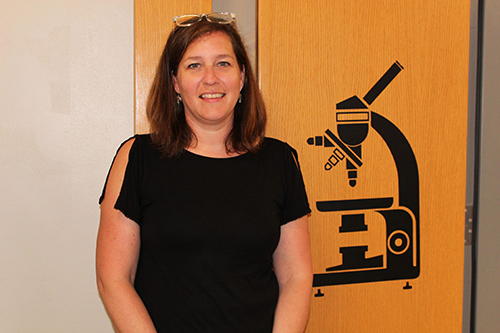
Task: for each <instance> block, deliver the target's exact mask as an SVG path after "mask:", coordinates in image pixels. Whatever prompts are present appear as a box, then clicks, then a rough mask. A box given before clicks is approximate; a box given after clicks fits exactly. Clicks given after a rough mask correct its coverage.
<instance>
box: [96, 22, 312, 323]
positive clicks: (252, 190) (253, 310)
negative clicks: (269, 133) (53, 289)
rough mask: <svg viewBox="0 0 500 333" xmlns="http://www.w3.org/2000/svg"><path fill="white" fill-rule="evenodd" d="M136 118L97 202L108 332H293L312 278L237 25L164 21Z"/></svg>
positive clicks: (287, 177) (290, 160)
mask: <svg viewBox="0 0 500 333" xmlns="http://www.w3.org/2000/svg"><path fill="white" fill-rule="evenodd" d="M174 21H175V22H176V24H177V26H176V27H175V28H174V29H173V31H172V32H171V34H170V36H169V38H168V41H167V44H166V46H165V49H164V51H163V54H162V56H161V59H160V62H159V65H158V69H157V73H156V77H155V79H154V82H153V85H152V88H151V92H150V96H149V100H148V105H147V112H148V118H149V121H150V124H151V131H152V133H151V134H150V135H136V136H134V137H133V138H131V139H129V140H127V141H126V142H124V143H123V144H122V146H121V147H120V149H119V150H118V152H117V155H116V156H115V159H114V161H113V164H112V167H111V169H110V172H109V175H108V179H107V182H106V185H105V188H104V190H103V195H102V196H101V200H100V202H101V222H100V226H99V234H98V240H97V258H96V263H97V282H98V288H99V293H100V295H101V298H102V300H103V303H104V305H105V308H106V310H107V312H108V314H109V316H110V318H111V321H112V324H113V327H114V329H115V330H116V331H117V332H155V331H158V332H218V333H220V332H253V333H255V332H275V333H278V332H287V333H290V332H303V331H304V329H305V326H306V323H307V318H308V314H309V303H310V292H311V287H312V268H311V260H310V247H309V234H308V226H307V215H308V214H309V213H310V209H309V204H308V202H307V196H306V193H305V189H304V184H303V181H302V176H301V174H300V171H299V169H298V162H297V159H296V153H295V151H294V150H293V149H292V148H291V147H290V146H288V145H287V144H285V143H283V142H281V141H278V140H275V139H270V138H265V137H264V129H265V120H266V116H265V108H264V103H263V101H262V97H261V95H260V92H259V90H258V86H257V84H256V80H255V77H254V76H253V73H252V70H251V67H250V62H249V59H248V56H247V53H246V51H245V48H244V45H243V43H242V41H241V38H240V36H239V35H238V32H237V29H236V26H235V22H234V14H230V13H212V14H203V15H185V16H180V17H176V18H174Z"/></svg>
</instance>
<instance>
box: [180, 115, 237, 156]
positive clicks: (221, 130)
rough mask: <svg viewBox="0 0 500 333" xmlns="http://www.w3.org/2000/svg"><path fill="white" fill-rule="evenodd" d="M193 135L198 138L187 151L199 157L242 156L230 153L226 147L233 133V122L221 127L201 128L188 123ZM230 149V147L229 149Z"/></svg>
mask: <svg viewBox="0 0 500 333" xmlns="http://www.w3.org/2000/svg"><path fill="white" fill-rule="evenodd" d="M188 125H189V126H190V127H191V130H192V131H193V134H194V135H195V136H196V137H195V138H193V140H192V141H191V145H190V146H189V147H187V148H186V150H188V151H190V152H192V153H195V154H197V155H201V156H206V157H216V158H225V157H234V156H237V155H240V154H238V153H234V152H228V151H227V150H228V149H227V148H228V147H226V138H227V136H228V135H229V133H230V132H231V129H232V122H230V123H229V122H228V123H226V124H223V125H221V126H212V127H208V126H199V125H197V124H194V123H190V122H189V121H188ZM229 148H230V147H229Z"/></svg>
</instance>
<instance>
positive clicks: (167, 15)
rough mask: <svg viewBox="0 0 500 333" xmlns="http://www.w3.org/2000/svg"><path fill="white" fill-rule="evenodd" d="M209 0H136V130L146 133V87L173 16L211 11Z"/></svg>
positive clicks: (153, 71) (172, 24)
mask: <svg viewBox="0 0 500 333" xmlns="http://www.w3.org/2000/svg"><path fill="white" fill-rule="evenodd" d="M211 11H212V1H210V0H183V1H165V0H135V8H134V20H135V23H134V43H135V132H136V133H149V124H148V121H147V117H146V101H147V97H148V94H149V88H150V86H151V82H152V81H153V77H154V74H155V71H156V66H157V65H158V60H159V58H160V56H161V52H162V51H163V48H164V47H165V43H166V41H167V37H168V34H169V33H170V31H171V30H172V28H173V27H174V23H173V20H172V18H173V17H174V16H177V15H182V14H190V13H210V12H211Z"/></svg>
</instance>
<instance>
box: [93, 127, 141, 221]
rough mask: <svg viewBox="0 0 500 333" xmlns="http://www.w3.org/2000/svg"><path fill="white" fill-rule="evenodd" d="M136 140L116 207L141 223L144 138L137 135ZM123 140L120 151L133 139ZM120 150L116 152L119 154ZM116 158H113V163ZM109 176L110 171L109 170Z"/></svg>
mask: <svg viewBox="0 0 500 333" xmlns="http://www.w3.org/2000/svg"><path fill="white" fill-rule="evenodd" d="M134 138H135V141H134V143H133V144H132V147H131V148H130V151H129V156H128V163H127V168H126V169H125V176H124V178H123V183H122V187H121V190H120V194H119V196H118V198H117V200H116V203H115V205H114V208H115V209H118V210H119V211H121V212H122V213H123V214H124V215H125V216H126V217H128V218H129V219H131V220H133V221H135V222H136V223H137V224H139V225H140V224H141V221H142V209H141V195H140V191H141V183H142V174H143V173H142V170H143V158H142V155H143V151H142V150H143V149H142V140H141V137H140V136H137V135H136V136H135V137H134ZM131 139H132V138H130V139H128V140H127V141H125V142H123V143H122V144H121V146H120V148H118V151H120V149H121V148H122V147H123V145H124V144H125V143H126V142H128V141H129V140H131ZM118 151H117V153H116V154H118ZM115 159H116V155H115V158H114V159H113V163H114V160H115ZM108 177H109V172H108ZM107 182H108V179H107V178H106V183H105V184H104V188H103V191H102V194H101V197H100V199H99V203H101V202H102V200H103V199H104V194H105V192H106V184H107Z"/></svg>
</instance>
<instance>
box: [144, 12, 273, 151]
mask: <svg viewBox="0 0 500 333" xmlns="http://www.w3.org/2000/svg"><path fill="white" fill-rule="evenodd" d="M218 31H220V32H224V33H225V34H227V36H228V37H229V38H230V40H231V44H232V46H233V51H234V54H235V55H236V60H237V62H238V66H239V68H240V70H243V69H244V70H245V84H244V86H243V89H242V90H241V103H237V104H236V106H235V108H234V121H233V128H232V130H231V132H230V133H229V134H228V136H227V138H226V150H227V151H228V152H239V153H244V152H251V153H257V152H258V151H259V149H260V147H261V145H262V142H263V140H264V135H265V127H266V109H265V105H264V101H263V98H262V95H261V93H260V90H259V87H258V85H257V81H256V79H255V76H254V74H253V71H252V67H251V64H250V60H249V58H248V54H247V51H246V49H245V46H244V44H243V41H242V39H241V37H240V35H239V33H238V30H237V28H236V25H235V24H234V23H231V24H219V23H211V22H208V21H207V20H206V19H202V20H201V21H200V22H198V23H195V24H193V25H191V26H188V27H175V28H174V29H173V30H172V32H171V33H170V35H169V37H168V39H167V43H166V45H165V48H164V50H163V53H162V55H161V58H160V61H159V63H158V68H157V70H156V75H155V78H154V80H153V84H152V85H151V90H150V92H149V97H148V101H147V104H146V112H147V116H148V120H149V123H150V128H151V138H152V140H153V142H154V143H155V144H156V145H158V147H159V148H160V150H161V151H162V153H163V155H164V156H166V157H175V156H178V155H179V154H181V153H182V151H183V149H185V148H187V147H189V146H190V144H191V142H192V140H196V137H195V135H194V133H193V132H192V131H191V128H190V127H189V125H188V124H187V123H186V118H185V115H184V106H183V104H182V102H181V103H178V102H177V94H176V92H175V90H174V82H173V79H172V77H173V76H176V75H177V70H178V68H179V63H180V62H181V60H182V57H183V56H184V53H185V52H186V49H187V48H188V46H189V45H190V44H191V43H192V42H193V41H195V40H196V39H198V38H200V37H202V36H204V35H206V34H210V33H213V32H218Z"/></svg>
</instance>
